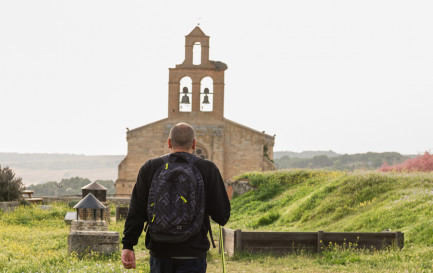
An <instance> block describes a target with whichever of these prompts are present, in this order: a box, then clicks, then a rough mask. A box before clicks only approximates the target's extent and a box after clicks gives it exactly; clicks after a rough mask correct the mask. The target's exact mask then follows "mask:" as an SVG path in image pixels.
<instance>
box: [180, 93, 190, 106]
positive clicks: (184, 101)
mask: <svg viewBox="0 0 433 273" xmlns="http://www.w3.org/2000/svg"><path fill="white" fill-rule="evenodd" d="M180 103H183V104H189V97H188V96H187V95H186V94H185V95H183V96H182V100H181V101H180Z"/></svg>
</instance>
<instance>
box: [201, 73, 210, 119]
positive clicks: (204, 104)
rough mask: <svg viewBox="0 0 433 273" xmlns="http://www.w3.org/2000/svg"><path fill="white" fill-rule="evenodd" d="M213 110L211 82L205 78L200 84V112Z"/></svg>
mask: <svg viewBox="0 0 433 273" xmlns="http://www.w3.org/2000/svg"><path fill="white" fill-rule="evenodd" d="M212 110H213V80H212V78H211V77H205V78H203V79H202V80H201V82H200V111H202V112H212Z"/></svg>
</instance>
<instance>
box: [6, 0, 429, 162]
mask: <svg viewBox="0 0 433 273" xmlns="http://www.w3.org/2000/svg"><path fill="white" fill-rule="evenodd" d="M432 14H433V1H431V0H425V1H417V0H412V1H398V0H397V1H396V0H386V1H384V0H374V1H369V0H364V1H351V0H338V1H337V0H336V1H326V0H312V1H203V0H200V1H185V0H183V1H112V0H100V1H92V0H85V1H84V0H74V1H64V0H52V1H47V0H38V1H34V0H20V1H16V0H3V1H0V120H1V125H0V152H21V153H24V152H32V153H35V152H48V153H74V154H89V155H91V154H126V152H127V142H126V129H125V128H126V127H129V128H130V129H133V128H136V127H139V126H142V125H145V124H147V123H150V122H153V121H156V120H159V119H162V118H165V117H167V98H168V68H170V67H174V66H175V65H176V64H179V63H181V62H182V61H183V59H184V42H185V38H184V36H185V35H187V34H188V33H189V32H190V31H191V30H192V29H193V28H194V27H195V26H196V25H197V23H199V22H200V27H201V28H202V30H203V31H204V32H205V33H206V35H208V36H210V37H211V40H210V59H211V60H217V61H222V62H225V63H226V64H227V65H228V69H227V70H226V73H225V75H226V78H225V83H226V85H225V113H224V115H225V117H226V118H228V119H230V120H233V121H235V122H238V123H241V124H244V125H246V126H249V127H251V128H253V129H256V130H259V131H266V133H268V134H271V135H274V134H276V142H275V147H274V151H281V150H291V151H303V150H333V151H335V152H338V153H361V152H368V151H373V152H384V151H397V152H400V153H404V154H417V153H423V152H424V151H426V150H427V151H430V152H431V151H433V126H432V123H433V109H432V102H433V16H432Z"/></svg>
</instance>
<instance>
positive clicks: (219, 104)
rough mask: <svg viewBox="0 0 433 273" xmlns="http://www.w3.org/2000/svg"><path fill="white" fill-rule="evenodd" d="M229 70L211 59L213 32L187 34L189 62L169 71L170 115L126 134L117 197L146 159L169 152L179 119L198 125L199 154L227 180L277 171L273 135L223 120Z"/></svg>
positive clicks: (125, 191)
mask: <svg viewBox="0 0 433 273" xmlns="http://www.w3.org/2000/svg"><path fill="white" fill-rule="evenodd" d="M197 46H199V47H200V48H199V49H200V51H199V52H200V53H201V55H198V57H197V56H196V55H195V54H194V50H196V48H197ZM194 58H196V59H199V63H197V60H195V59H194ZM226 69H227V65H226V64H224V63H222V62H217V61H211V60H209V36H206V35H205V34H204V33H203V31H202V30H201V29H200V28H199V27H196V28H195V29H194V30H193V31H192V32H191V33H190V34H188V35H187V36H186V37H185V60H184V62H183V63H182V64H179V65H176V67H175V68H170V69H169V83H168V85H169V88H168V89H169V90H168V92H169V98H168V118H166V119H163V120H159V121H156V122H153V123H150V124H147V125H145V126H142V127H139V128H136V129H133V130H129V131H128V132H127V136H126V139H127V142H128V154H127V155H126V157H125V158H124V159H123V161H122V162H121V163H120V164H119V173H118V179H117V181H116V196H127V195H130V194H131V192H132V189H133V186H134V184H135V181H136V178H137V174H138V170H139V169H140V167H141V166H142V165H143V164H144V162H146V160H148V159H151V158H154V157H158V156H161V155H163V154H167V153H169V152H170V151H169V149H168V146H167V138H168V136H169V132H170V129H171V127H172V126H173V125H175V124H177V123H179V122H187V123H189V124H191V125H192V126H193V127H194V130H195V132H196V141H197V145H196V150H195V153H196V154H197V155H198V156H201V157H202V158H206V159H209V160H211V161H213V162H214V163H215V164H216V165H217V167H218V168H219V170H220V172H221V175H222V177H223V179H224V180H227V179H229V178H231V177H233V176H236V175H238V174H241V173H243V172H247V171H267V170H274V169H275V165H274V164H273V161H272V159H273V147H274V140H275V137H274V136H270V135H267V134H265V133H264V132H259V131H256V130H253V129H251V128H248V127H246V126H243V125H241V124H238V123H236V122H233V121H230V120H228V119H226V118H224V72H225V70H226ZM207 101H209V103H206V102H207ZM182 102H188V103H182Z"/></svg>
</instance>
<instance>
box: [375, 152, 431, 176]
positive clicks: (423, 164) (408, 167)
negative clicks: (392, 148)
mask: <svg viewBox="0 0 433 273" xmlns="http://www.w3.org/2000/svg"><path fill="white" fill-rule="evenodd" d="M379 171H381V172H392V171H394V172H416V171H419V172H431V171H433V155H431V154H429V153H428V152H425V153H424V155H422V156H419V157H416V158H411V159H408V160H406V161H404V162H403V163H400V164H396V165H393V166H389V165H388V163H386V162H385V163H383V165H382V167H380V169H379Z"/></svg>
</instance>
